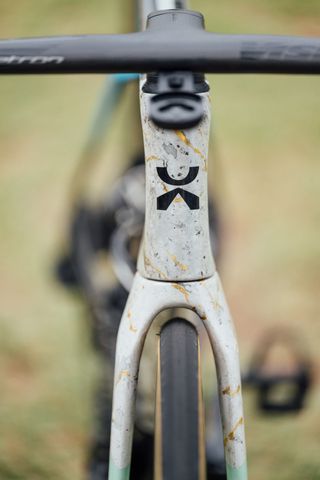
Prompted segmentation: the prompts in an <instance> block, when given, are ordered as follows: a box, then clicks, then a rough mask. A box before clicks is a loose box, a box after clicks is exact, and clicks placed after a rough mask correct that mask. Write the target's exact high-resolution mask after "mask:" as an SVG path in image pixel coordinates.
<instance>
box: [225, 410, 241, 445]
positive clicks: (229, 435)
mask: <svg viewBox="0 0 320 480" xmlns="http://www.w3.org/2000/svg"><path fill="white" fill-rule="evenodd" d="M243 423H244V421H243V417H241V418H239V420H238V421H237V423H236V424H235V426H234V427H233V429H232V430H231V432H230V433H228V435H227V436H226V437H225V438H224V440H223V443H224V446H225V447H226V445H227V443H228V442H229V440H230V441H233V440H234V439H235V432H236V430H237V428H239V427H240V425H243Z"/></svg>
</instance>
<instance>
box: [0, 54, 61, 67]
mask: <svg viewBox="0 0 320 480" xmlns="http://www.w3.org/2000/svg"><path fill="white" fill-rule="evenodd" d="M63 61H64V57H43V56H32V57H30V56H29V57H22V56H19V55H10V56H7V57H3V56H0V67H1V66H2V65H26V64H27V65H47V64H48V63H53V64H55V65H59V64H60V63H62V62H63Z"/></svg>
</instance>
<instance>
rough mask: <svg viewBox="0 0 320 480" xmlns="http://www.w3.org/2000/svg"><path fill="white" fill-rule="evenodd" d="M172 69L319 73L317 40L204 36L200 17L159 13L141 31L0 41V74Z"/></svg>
mask: <svg viewBox="0 0 320 480" xmlns="http://www.w3.org/2000/svg"><path fill="white" fill-rule="evenodd" d="M173 70H179V71H192V72H202V73H271V74H277V73H279V74H320V38H311V37H310V38H308V37H294V36H293V37H291V36H273V35H224V34H215V33H209V32H206V31H205V29H204V20H203V17H202V15H201V14H199V13H197V12H192V11H189V10H164V11H160V12H155V13H153V14H151V15H149V18H148V24H147V29H146V30H145V31H143V32H137V33H129V34H122V35H83V36H65V37H42V38H30V39H16V40H0V75H3V74H48V73H52V74H70V73H73V74H83V73H101V74H105V73H116V72H122V73H133V72H134V73H136V72H138V73H148V72H154V71H173Z"/></svg>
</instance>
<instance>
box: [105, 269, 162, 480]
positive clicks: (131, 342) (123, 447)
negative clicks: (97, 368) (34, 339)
mask: <svg viewBox="0 0 320 480" xmlns="http://www.w3.org/2000/svg"><path fill="white" fill-rule="evenodd" d="M145 283H147V282H145ZM147 287H148V285H147V284H146V285H144V284H143V285H142V279H141V278H139V277H138V276H136V278H135V281H134V284H133V287H132V290H131V293H130V295H129V298H128V301H127V305H126V308H125V310H124V312H123V316H122V319H121V323H120V327H119V332H118V338H117V348H116V362H115V373H114V387H113V407H112V423H111V444H110V460H109V476H108V478H109V480H129V476H130V462H131V450H132V438H133V427H134V413H135V412H134V410H135V399H136V388H137V381H138V372H139V363H140V357H141V353H142V349H143V344H144V340H145V337H146V334H147V332H148V329H149V326H150V324H151V322H152V320H153V318H154V317H155V315H156V314H157V311H156V307H157V305H156V304H157V302H155V301H153V298H154V295H153V292H152V291H149V290H148V288H147Z"/></svg>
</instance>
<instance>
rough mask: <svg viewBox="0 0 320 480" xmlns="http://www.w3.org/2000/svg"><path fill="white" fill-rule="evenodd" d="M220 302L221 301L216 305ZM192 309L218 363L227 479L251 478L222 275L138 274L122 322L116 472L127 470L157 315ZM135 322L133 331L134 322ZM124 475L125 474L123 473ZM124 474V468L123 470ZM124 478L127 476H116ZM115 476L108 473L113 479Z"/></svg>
mask: <svg viewBox="0 0 320 480" xmlns="http://www.w3.org/2000/svg"><path fill="white" fill-rule="evenodd" d="M215 305H219V308H216V307H215ZM175 307H184V308H188V309H190V310H192V311H194V312H196V313H197V314H198V316H199V317H200V318H202V319H203V324H204V326H205V328H206V330H207V333H208V336H209V339H210V342H211V345H212V349H213V353H214V357H215V362H216V367H217V377H218V386H219V392H220V403H221V414H222V425H223V432H224V439H225V442H224V443H225V456H226V462H227V466H228V471H229V472H230V473H229V475H228V480H235V479H237V480H238V479H239V480H240V479H241V480H246V479H247V476H246V473H245V472H246V450H245V436H244V420H243V408H242V395H241V378H240V368H239V358H238V346H237V341H236V336H235V331H234V327H233V322H232V319H231V317H230V313H229V310H228V307H227V304H226V300H225V297H224V294H223V289H222V287H221V284H220V280H219V277H218V274H217V273H215V274H214V275H213V276H212V277H211V278H208V279H206V280H203V281H201V282H179V283H171V282H163V281H154V280H150V279H147V278H144V277H142V276H141V275H140V274H139V273H137V274H136V276H135V279H134V283H133V287H132V290H131V292H130V295H129V298H128V302H127V305H126V308H125V311H124V313H123V317H122V320H121V323H120V328H119V334H118V340H117V352H116V365H115V382H114V392H113V412H112V433H111V449H110V452H111V460H112V463H110V465H112V469H113V472H123V475H125V473H124V472H126V473H127V472H128V469H129V466H130V458H131V447H132V434H133V425H134V404H135V392H136V386H137V381H138V370H139V362H140V356H141V352H142V348H143V343H144V339H145V336H146V334H147V332H148V330H149V328H150V325H151V323H152V321H153V319H154V318H155V317H156V316H157V314H158V313H160V312H161V311H163V310H166V309H169V308H175ZM132 323H133V324H134V325H135V328H136V331H135V332H132V329H131V328H130V326H131V325H132ZM119 475H120V474H119ZM121 475H122V473H121ZM115 478H121V479H122V478H125V476H123V477H121V476H119V477H115ZM110 479H112V480H113V477H109V480H110Z"/></svg>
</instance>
